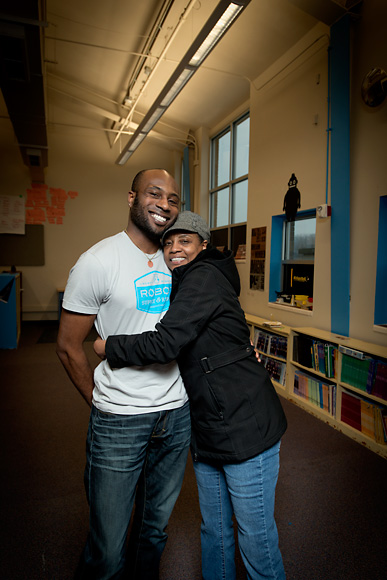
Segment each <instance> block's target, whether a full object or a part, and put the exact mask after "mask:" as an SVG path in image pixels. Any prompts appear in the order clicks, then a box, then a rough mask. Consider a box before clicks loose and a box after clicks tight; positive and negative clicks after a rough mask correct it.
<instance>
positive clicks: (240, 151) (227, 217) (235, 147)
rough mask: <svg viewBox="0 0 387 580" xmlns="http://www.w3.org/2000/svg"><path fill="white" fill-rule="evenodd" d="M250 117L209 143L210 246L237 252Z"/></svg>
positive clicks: (245, 187) (243, 229)
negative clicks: (222, 247) (225, 247)
mask: <svg viewBox="0 0 387 580" xmlns="http://www.w3.org/2000/svg"><path fill="white" fill-rule="evenodd" d="M249 140H250V117H249V115H248V114H247V115H244V116H243V117H241V118H239V119H238V120H237V121H235V122H234V123H232V124H231V125H230V126H229V127H227V128H226V129H224V130H223V131H222V132H221V133H220V134H219V135H217V136H216V137H214V138H213V139H212V142H211V176H210V180H211V189H210V227H211V237H212V243H213V244H214V245H216V246H227V247H228V248H231V249H232V250H233V251H234V254H236V253H237V250H238V247H239V246H241V245H244V244H246V221H247V200H248V171H249Z"/></svg>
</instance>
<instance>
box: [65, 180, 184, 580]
mask: <svg viewBox="0 0 387 580" xmlns="http://www.w3.org/2000/svg"><path fill="white" fill-rule="evenodd" d="M128 203H129V207H130V213H129V219H128V225H127V228H126V230H125V231H123V232H120V233H118V234H116V235H114V236H111V237H109V238H106V239H104V240H102V241H101V242H99V243H98V244H96V245H95V246H93V247H92V248H90V249H89V250H88V251H87V252H85V253H84V254H82V256H81V257H80V258H79V260H78V262H77V263H76V264H75V266H74V267H73V268H72V270H71V272H70V276H69V279H68V282H67V286H66V290H65V294H64V299H63V310H62V315H61V322H60V328H59V334H58V344H57V352H58V356H59V358H60V360H61V362H62V364H63V365H64V367H65V369H66V371H67V373H68V375H69V377H70V379H71V380H72V382H73V383H74V385H75V386H76V387H77V389H78V390H79V392H80V393H81V395H82V396H83V398H84V399H85V400H86V402H87V403H88V404H89V405H90V406H91V415H90V423H89V431H88V437H87V463H86V470H85V485H86V493H87V498H88V501H89V508H90V532H89V536H88V540H87V544H86V547H85V550H84V552H83V555H82V558H81V562H80V565H79V569H78V571H77V574H76V578H81V579H86V578H87V579H88V580H89V579H90V580H91V579H93V580H108V579H113V578H114V579H115V580H118V579H119V578H123V577H125V578H132V579H136V580H137V579H140V578H141V580H158V577H159V575H158V570H159V562H160V558H161V554H162V551H163V549H164V546H165V543H166V540H167V535H166V533H165V528H166V526H167V523H168V519H169V516H170V514H171V512H172V509H173V507H174V504H175V501H176V499H177V496H178V494H179V492H180V488H181V484H182V481H183V475H184V469H185V464H186V459H187V452H188V447H189V442H190V417H189V407H188V403H187V395H186V392H185V389H184V385H183V381H182V379H181V376H180V373H179V370H178V367H177V364H176V363H175V362H172V363H169V364H168V365H159V364H152V365H149V366H148V367H144V368H139V367H127V368H123V369H111V368H110V366H109V365H108V364H107V362H106V361H102V362H101V363H100V364H99V365H98V367H97V368H96V369H95V370H94V372H93V370H92V369H91V367H90V364H89V362H88V360H87V357H86V353H85V351H84V349H83V342H84V340H85V339H86V337H87V335H88V334H89V332H90V330H91V328H92V326H93V324H94V325H95V327H96V329H97V331H98V334H99V335H100V336H101V337H102V338H106V337H107V336H108V335H110V334H124V333H126V334H133V333H140V332H143V331H145V330H153V329H154V328H155V325H156V324H157V322H159V320H160V319H161V318H162V317H163V315H164V314H165V312H166V311H167V310H168V307H169V294H170V290H171V273H170V271H169V269H168V268H167V266H166V264H165V262H164V258H163V253H162V251H161V249H160V239H161V236H162V235H163V232H164V230H165V229H166V228H167V227H169V226H171V225H172V224H173V223H174V221H175V220H176V218H177V215H178V212H179V203H180V197H179V193H178V187H177V184H176V182H175V180H174V179H173V177H172V176H171V175H170V174H169V173H168V172H167V171H164V170H161V169H150V170H144V171H141V172H140V173H139V174H138V175H137V176H136V177H135V179H134V180H133V184H132V189H131V191H130V192H129V196H128ZM136 489H137V491H136ZM134 501H135V504H136V508H135V513H134V518H133V523H132V528H131V534H130V539H129V548H128V551H127V552H126V549H125V546H126V537H127V533H128V528H129V522H130V519H131V512H132V508H133V504H134Z"/></svg>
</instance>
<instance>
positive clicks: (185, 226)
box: [161, 211, 211, 243]
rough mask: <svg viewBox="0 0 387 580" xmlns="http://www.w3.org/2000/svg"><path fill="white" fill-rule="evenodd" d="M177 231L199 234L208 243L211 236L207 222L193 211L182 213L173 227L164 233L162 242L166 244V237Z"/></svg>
mask: <svg viewBox="0 0 387 580" xmlns="http://www.w3.org/2000/svg"><path fill="white" fill-rule="evenodd" d="M177 230H179V231H183V232H193V233H195V234H199V236H200V237H201V238H203V240H207V241H209V240H210V236H211V233H210V228H209V227H208V225H207V222H206V221H205V220H204V219H203V218H202V217H201V216H200V215H199V214H197V213H193V212H192V211H182V212H181V213H180V214H179V216H178V218H177V220H176V221H175V223H174V224H173V226H171V227H170V228H168V229H167V230H166V231H165V232H164V233H163V236H162V238H161V242H162V243H164V239H165V237H166V236H167V235H169V234H170V233H171V232H174V231H177Z"/></svg>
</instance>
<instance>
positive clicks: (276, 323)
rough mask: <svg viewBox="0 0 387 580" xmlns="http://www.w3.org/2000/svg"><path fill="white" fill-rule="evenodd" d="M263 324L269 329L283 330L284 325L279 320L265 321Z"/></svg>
mask: <svg viewBox="0 0 387 580" xmlns="http://www.w3.org/2000/svg"><path fill="white" fill-rule="evenodd" d="M262 324H263V325H264V326H267V327H269V328H283V324H282V322H279V320H264V321H263V323H262Z"/></svg>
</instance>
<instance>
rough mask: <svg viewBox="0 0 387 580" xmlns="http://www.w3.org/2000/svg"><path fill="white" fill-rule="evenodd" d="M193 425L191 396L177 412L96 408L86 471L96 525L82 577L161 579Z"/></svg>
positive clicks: (92, 522)
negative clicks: (126, 412)
mask: <svg viewBox="0 0 387 580" xmlns="http://www.w3.org/2000/svg"><path fill="white" fill-rule="evenodd" d="M190 432H191V430H190V415H189V404H188V403H186V404H185V405H184V406H183V407H181V408H179V409H174V410H171V411H163V412H155V413H148V414H145V415H130V416H128V415H113V414H107V413H103V412H101V411H98V409H96V408H95V407H93V408H92V411H91V416H90V423H89V431H88V437H87V465H86V470H85V487H86V493H87V498H88V501H89V507H90V532H89V536H88V540H87V544H86V548H85V550H84V554H83V562H82V568H81V570H82V571H81V573H80V576H79V577H80V578H84V579H86V578H87V579H88V580H89V579H90V580H91V579H93V580H97V579H98V580H108V579H109V580H112V579H114V580H116V579H119V578H122V577H123V576H124V573H125V574H127V575H125V578H127V577H130V578H136V579H137V578H138V579H140V578H141V579H145V578H146V579H148V580H157V579H158V577H159V563H160V558H161V554H162V551H163V549H164V546H165V543H166V541H167V534H166V532H165V528H166V526H167V524H168V519H169V516H170V515H171V512H172V510H173V507H174V505H175V502H176V499H177V497H178V495H179V492H180V489H181V485H182V482H183V477H184V470H185V466H186V460H187V453H188V448H189V443H190ZM136 487H137V493H136ZM134 501H135V504H136V507H135V513H134V516H133V522H132V527H131V533H130V539H129V547H128V549H126V547H127V534H128V529H129V523H130V519H131V512H132V508H133V504H134Z"/></svg>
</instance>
